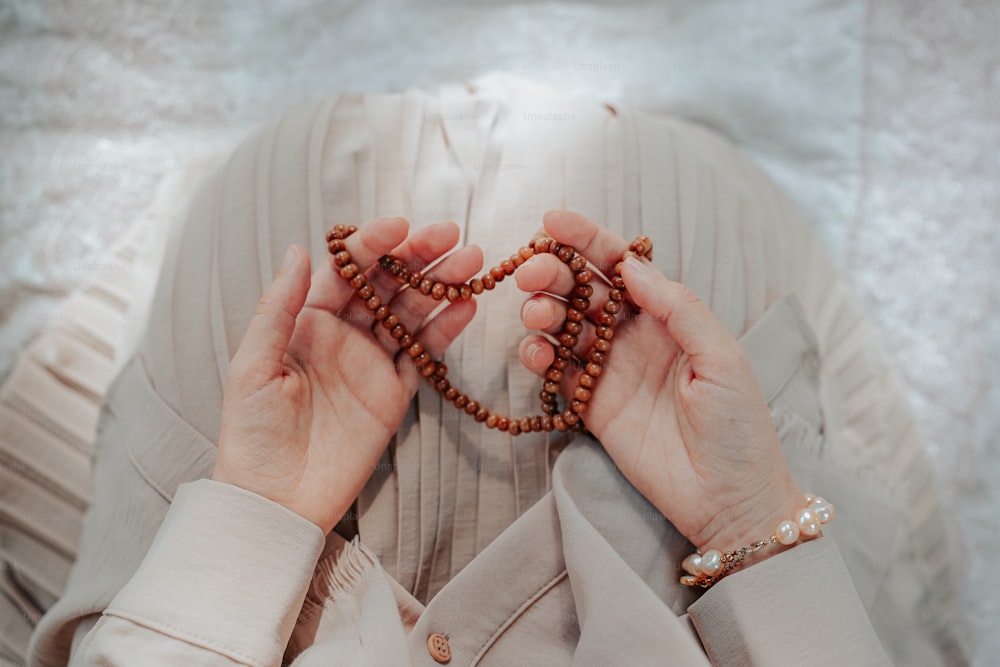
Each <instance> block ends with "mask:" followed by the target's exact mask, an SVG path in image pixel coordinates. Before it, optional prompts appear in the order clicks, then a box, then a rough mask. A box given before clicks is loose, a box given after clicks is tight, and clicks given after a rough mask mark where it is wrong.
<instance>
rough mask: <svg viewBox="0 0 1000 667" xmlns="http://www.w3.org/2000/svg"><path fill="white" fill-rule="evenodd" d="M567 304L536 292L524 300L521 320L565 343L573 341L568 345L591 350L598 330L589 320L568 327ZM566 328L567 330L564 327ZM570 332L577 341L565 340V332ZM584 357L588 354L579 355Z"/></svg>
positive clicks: (526, 326)
mask: <svg viewBox="0 0 1000 667" xmlns="http://www.w3.org/2000/svg"><path fill="white" fill-rule="evenodd" d="M567 312H568V311H567V308H566V304H565V303H564V302H562V301H560V300H559V299H556V298H554V297H551V296H548V295H545V294H536V295H534V296H532V297H531V298H530V299H528V300H526V301H525V302H524V305H522V306H521V322H522V323H523V324H524V327H525V328H526V329H532V330H535V331H544V332H545V333H547V334H549V335H551V336H555V337H557V339H559V342H560V343H562V344H563V345H566V344H567V343H572V344H571V345H568V347H572V348H573V349H574V350H589V349H590V347H591V346H592V345H593V344H594V340H595V339H596V338H597V330H596V328H595V327H594V324H593V323H592V322H590V321H589V320H583V321H581V322H578V323H577V324H578V325H579V326H578V327H567V326H566V325H567V322H566V319H567ZM564 328H566V329H567V331H564V330H563V329H564ZM566 333H568V334H569V335H571V336H575V337H576V342H575V343H574V342H573V341H572V340H569V341H567V340H563V339H562V336H563V334H566ZM577 356H580V357H584V356H586V355H582V354H580V355H577Z"/></svg>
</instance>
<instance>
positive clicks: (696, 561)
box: [681, 554, 701, 576]
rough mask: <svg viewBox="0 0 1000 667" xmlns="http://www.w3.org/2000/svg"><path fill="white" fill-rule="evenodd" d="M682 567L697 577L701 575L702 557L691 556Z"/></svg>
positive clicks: (698, 555) (697, 555)
mask: <svg viewBox="0 0 1000 667" xmlns="http://www.w3.org/2000/svg"><path fill="white" fill-rule="evenodd" d="M681 567H683V568H684V571H685V572H687V573H688V574H693V575H695V576H697V575H699V574H701V555H700V554H691V555H690V556H688V557H687V558H685V559H684V561H683V562H682V563H681Z"/></svg>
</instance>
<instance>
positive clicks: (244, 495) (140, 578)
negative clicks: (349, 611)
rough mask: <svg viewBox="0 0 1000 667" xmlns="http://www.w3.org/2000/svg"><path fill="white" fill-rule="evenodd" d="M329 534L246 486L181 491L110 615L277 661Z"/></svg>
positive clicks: (230, 653) (251, 658) (253, 661)
mask: <svg viewBox="0 0 1000 667" xmlns="http://www.w3.org/2000/svg"><path fill="white" fill-rule="evenodd" d="M324 543H325V536H324V535H323V533H322V531H321V530H320V529H319V528H318V527H317V526H316V525H315V524H313V523H312V522H310V521H308V520H307V519H305V518H303V517H301V516H299V515H298V514H296V513H294V512H292V511H291V510H288V509H287V508H285V507H283V506H281V505H279V504H277V503H274V502H272V501H270V500H267V499H266V498H264V497H262V496H259V495H257V494H255V493H252V492H250V491H246V490H245V489H241V488H239V487H236V486H233V485H230V484H225V483H222V482H216V481H213V480H208V479H203V480H199V481H197V482H192V483H189V484H182V485H181V486H180V487H179V488H178V490H177V494H176V495H175V497H174V501H173V504H172V505H171V508H170V510H169V512H168V513H167V516H166V518H165V519H164V522H163V525H162V526H161V527H160V530H159V532H158V533H157V536H156V539H155V540H154V541H153V544H152V546H151V547H150V549H149V552H148V553H147V554H146V557H145V558H144V559H143V561H142V564H141V565H140V566H139V569H138V570H137V571H136V573H135V575H134V576H133V577H132V579H131V580H130V581H129V583H128V584H126V586H125V587H124V588H123V589H122V590H121V592H119V593H118V595H117V596H115V598H114V600H112V601H111V604H110V605H109V608H108V610H107V612H106V613H107V614H109V615H114V616H119V617H121V618H123V619H127V620H129V621H132V622H133V623H137V624H139V625H143V626H146V627H149V628H151V629H154V630H156V631H158V632H161V633H163V634H166V635H168V636H172V637H175V638H177V639H178V640H181V641H186V642H189V643H196V644H198V645H200V646H202V647H204V648H211V649H212V650H214V651H216V652H218V653H220V654H222V655H226V657H230V658H234V659H238V660H241V661H244V662H246V663H247V664H250V665H271V664H278V663H279V662H280V660H281V656H282V654H283V652H284V648H285V645H286V644H287V642H288V638H289V636H290V635H291V632H292V628H293V627H294V624H295V619H296V617H297V616H298V613H299V610H300V609H301V608H302V602H303V600H304V598H305V595H306V590H307V589H308V588H309V583H310V581H311V580H312V575H313V570H314V568H315V566H316V562H317V559H318V558H319V555H320V553H322V550H323V546H324Z"/></svg>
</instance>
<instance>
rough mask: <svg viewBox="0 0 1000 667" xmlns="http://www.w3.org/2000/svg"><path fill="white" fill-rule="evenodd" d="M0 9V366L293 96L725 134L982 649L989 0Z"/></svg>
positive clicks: (997, 46)
mask: <svg viewBox="0 0 1000 667" xmlns="http://www.w3.org/2000/svg"><path fill="white" fill-rule="evenodd" d="M272 4H273V5H277V4H278V3H271V4H269V3H266V2H264V1H263V0H255V1H252V2H250V1H244V2H239V3H237V2H196V1H194V0H186V1H181V0H163V1H162V2H153V0H137V1H134V2H131V3H125V2H120V3H112V2H105V1H99V0H89V1H87V2H83V1H79V2H57V1H55V0H46V1H44V2H27V1H23V0H0V244H2V245H0V379H2V378H4V377H6V375H7V373H8V372H9V370H10V368H11V366H12V365H13V363H14V361H15V359H16V356H17V354H18V352H19V350H20V349H21V348H22V347H23V346H24V344H25V342H26V341H27V340H28V339H29V338H30V336H31V335H32V334H33V332H35V331H37V330H38V328H39V327H40V326H42V325H43V324H44V322H45V319H46V316H47V315H48V313H50V312H51V310H52V308H53V306H54V304H56V303H57V302H58V300H59V299H61V298H63V297H64V296H65V295H66V294H67V293H68V292H69V291H70V290H71V289H72V288H73V286H74V285H75V284H77V283H78V281H79V280H80V279H81V277H82V276H85V275H86V274H87V273H89V272H90V271H92V270H94V269H95V268H96V267H97V264H98V263H99V257H100V253H101V251H102V250H103V249H104V248H105V247H106V246H107V245H108V244H109V242H110V241H111V240H112V239H114V238H116V237H117V236H119V235H120V234H121V233H122V232H123V231H124V230H125V229H126V228H127V227H128V226H129V225H130V224H132V223H133V222H134V221H135V220H136V218H137V216H138V212H139V210H140V209H141V207H142V205H143V204H144V203H145V202H146V200H147V198H148V197H149V195H150V193H151V191H152V188H153V187H154V185H155V184H156V182H157V181H158V179H159V178H160V177H161V176H162V175H164V174H165V173H166V172H168V171H170V170H172V169H174V168H176V167H178V166H181V165H182V164H186V163H188V162H189V161H190V160H192V159H197V158H199V157H200V156H204V155H206V154H208V153H211V152H214V151H217V150H220V149H225V148H228V147H230V146H232V145H233V144H234V143H235V142H236V141H238V140H239V138H241V137H242V136H243V135H245V134H246V133H247V132H248V131H249V130H251V129H253V128H254V127H256V126H259V125H261V124H263V123H265V122H267V121H269V120H272V119H274V118H275V117H277V116H278V115H279V114H281V113H282V111H284V110H285V109H287V108H288V107H289V106H291V105H294V104H295V103H297V102H300V101H304V100H309V99H314V98H318V97H324V96H326V95H329V94H331V93H335V92H338V91H373V92H382V91H399V90H404V89H407V88H425V89H432V90H433V89H434V88H436V87H437V86H438V85H439V84H442V83H450V82H455V81H463V80H467V79H471V78H475V77H477V76H481V75H486V74H490V73H493V72H498V71H499V72H506V73H509V74H514V75H518V76H523V77H526V78H530V79H535V80H538V81H542V82H546V83H549V84H551V85H554V86H559V87H561V88H563V89H565V90H567V91H568V92H572V93H576V94H584V95H589V96H595V97H599V98H602V99H607V100H613V101H618V102H624V103H629V104H634V105H639V106H643V107H646V108H651V109H660V110H670V111H673V112H675V113H681V114H684V115H686V116H690V117H694V118H696V119H699V120H701V121H703V122H705V123H708V124H711V125H713V126H715V127H717V128H719V129H720V130H722V131H723V132H725V133H727V134H729V135H730V136H732V137H733V138H735V139H736V141H737V142H738V143H740V144H742V145H743V146H745V147H746V148H747V149H748V150H749V151H750V152H751V153H752V154H753V155H754V156H755V157H756V158H757V159H758V160H759V161H760V162H761V163H762V164H763V165H764V166H765V168H766V169H767V170H768V171H769V172H770V173H771V174H772V175H773V176H774V177H775V178H776V179H777V180H778V181H779V182H780V183H781V184H782V185H783V186H784V187H785V189H786V190H787V191H789V192H790V193H791V194H792V195H793V197H794V198H795V199H796V200H797V201H798V202H799V203H800V204H801V206H802V207H803V209H804V210H805V211H806V214H807V215H808V217H809V218H810V219H811V220H812V221H813V222H814V223H815V225H816V227H817V229H818V230H819V232H820V234H821V236H822V237H823V239H824V240H825V241H826V242H827V245H828V247H829V249H830V252H831V254H832V255H833V256H834V258H835V259H836V261H837V262H838V263H839V264H840V265H841V266H842V267H843V268H844V269H845V270H846V271H847V272H848V274H849V276H850V279H851V281H852V283H853V284H854V286H855V288H856V289H857V291H858V293H859V294H860V295H861V297H862V299H863V300H864V302H865V303H866V304H867V306H868V308H869V311H870V313H871V315H872V317H873V318H874V319H875V320H876V321H877V322H878V323H879V325H880V326H881V329H882V332H883V334H884V336H885V338H886V340H887V342H888V345H889V347H890V349H891V350H892V353H893V355H894V357H895V361H896V363H897V365H898V366H899V368H900V370H901V372H902V374H903V377H904V378H905V380H906V381H907V383H908V387H909V395H910V398H911V399H912V402H913V405H914V408H915V410H916V411H917V413H918V414H919V416H920V418H921V421H922V423H923V426H924V430H925V434H926V437H927V444H928V452H929V454H930V456H931V459H932V461H933V462H934V463H935V465H936V467H937V468H938V470H939V472H940V480H941V485H942V488H943V489H944V491H945V497H946V498H947V500H948V502H949V503H950V506H951V507H952V510H953V514H954V516H955V518H956V520H957V521H959V523H960V525H961V527H962V529H963V532H964V539H965V544H964V545H963V548H964V552H965V554H966V558H965V562H966V565H967V569H968V581H969V588H968V592H967V605H966V607H967V610H968V622H969V623H970V624H971V626H972V628H973V630H974V636H975V637H976V640H977V641H976V643H975V646H974V647H973V655H974V657H975V660H974V661H975V664H980V665H993V664H998V661H1000V632H997V630H1000V577H998V576H997V575H996V572H997V565H996V563H997V554H1000V491H998V489H997V487H996V485H995V484H994V482H995V481H998V480H1000V443H998V440H1000V437H998V436H1000V228H998V225H1000V3H998V2H997V1H996V0H967V1H965V2H961V1H958V0H919V1H914V0H841V1H837V0H827V1H822V0H768V2H766V3H765V2H760V1H757V2H755V1H751V0H747V1H746V2H738V1H736V0H716V1H713V2H706V1H704V0H672V1H670V2H666V3H661V4H652V3H634V2H632V3H628V2H626V3H614V2H611V1H610V0H608V1H607V2H600V1H593V2H586V3H578V4H558V3H546V4H511V3H507V2H485V1H481V2H475V3H472V4H465V5H463V4H459V3H457V2H454V1H449V0H436V1H431V0H419V1H415V2H408V3H398V4H380V3H377V2H369V3H364V4H359V6H355V5H354V3H350V2H345V1H343V0H340V1H337V2H323V1H322V0H294V1H289V0H285V1H283V2H282V3H281V8H280V9H279V8H277V7H275V6H271V5H272Z"/></svg>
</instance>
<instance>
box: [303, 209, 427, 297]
mask: <svg viewBox="0 0 1000 667" xmlns="http://www.w3.org/2000/svg"><path fill="white" fill-rule="evenodd" d="M409 228H410V223H409V222H407V220H406V219H405V218H381V219H379V220H375V221H373V222H369V223H368V224H366V225H363V226H362V227H361V228H360V229H359V230H358V231H357V232H355V233H354V234H351V235H350V236H349V237H347V239H346V240H345V241H344V244H345V245H346V246H347V251H348V252H349V253H350V254H351V261H352V262H353V263H354V264H356V265H357V266H358V270H359V271H360V272H361V273H365V272H366V271H368V269H369V268H370V267H371V266H372V264H374V263H375V262H377V261H378V258H379V257H381V256H382V255H384V254H386V253H387V252H389V251H391V250H392V249H393V248H395V247H397V246H398V245H400V244H401V243H403V241H404V240H405V239H406V233H407V231H408V230H409ZM353 293H354V290H352V289H351V286H350V285H349V284H348V282H347V281H346V280H344V278H343V277H342V276H341V275H340V269H338V268H337V267H336V266H335V265H334V264H333V257H327V261H326V262H325V265H324V266H322V267H320V269H319V270H317V271H316V274H315V275H314V276H313V281H312V287H311V288H310V290H309V296H308V298H307V299H306V304H305V305H306V307H307V308H318V309H321V310H325V311H328V312H332V313H338V312H340V310H341V309H342V308H343V307H344V306H345V305H346V304H347V302H348V301H349V300H350V298H351V295H352V294H353Z"/></svg>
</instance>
